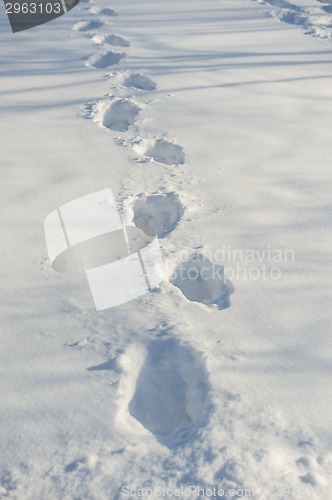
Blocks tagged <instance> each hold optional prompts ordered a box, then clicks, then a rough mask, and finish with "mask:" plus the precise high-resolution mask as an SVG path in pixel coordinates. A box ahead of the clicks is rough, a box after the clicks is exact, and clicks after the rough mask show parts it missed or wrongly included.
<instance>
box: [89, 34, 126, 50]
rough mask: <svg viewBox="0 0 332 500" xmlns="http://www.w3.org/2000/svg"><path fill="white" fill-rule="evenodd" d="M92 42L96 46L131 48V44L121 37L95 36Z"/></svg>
mask: <svg viewBox="0 0 332 500" xmlns="http://www.w3.org/2000/svg"><path fill="white" fill-rule="evenodd" d="M91 41H92V42H93V43H94V44H96V45H102V44H107V45H114V46H117V47H129V46H130V43H129V42H128V40H126V39H125V38H122V36H119V35H98V34H96V35H93V36H92V37H91Z"/></svg>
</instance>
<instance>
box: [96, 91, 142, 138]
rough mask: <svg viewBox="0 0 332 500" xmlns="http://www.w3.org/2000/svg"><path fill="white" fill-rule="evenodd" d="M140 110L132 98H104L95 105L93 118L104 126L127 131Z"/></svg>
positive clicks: (118, 130)
mask: <svg viewBox="0 0 332 500" xmlns="http://www.w3.org/2000/svg"><path fill="white" fill-rule="evenodd" d="M140 110H141V108H139V107H138V106H137V105H136V104H135V103H134V102H133V101H132V100H131V99H120V98H119V99H112V100H111V101H109V100H103V101H100V102H98V103H97V104H96V105H95V107H94V110H93V120H94V121H95V122H96V123H98V124H99V125H101V126H102V127H105V128H108V129H111V130H115V131H117V132H126V131H127V130H128V128H129V127H130V126H131V125H133V124H134V122H135V118H136V116H137V115H138V113H139V112H140Z"/></svg>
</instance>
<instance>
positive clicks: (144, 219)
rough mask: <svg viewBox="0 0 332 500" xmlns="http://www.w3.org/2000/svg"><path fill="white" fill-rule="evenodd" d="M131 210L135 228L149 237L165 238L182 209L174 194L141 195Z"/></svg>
mask: <svg viewBox="0 0 332 500" xmlns="http://www.w3.org/2000/svg"><path fill="white" fill-rule="evenodd" d="M131 209H132V210H133V222H134V224H135V226H136V227H138V228H139V229H142V230H143V231H144V233H145V234H148V235H149V236H154V235H155V234H157V235H158V236H159V237H163V236H166V235H167V234H168V233H169V232H170V231H172V230H173V229H174V228H175V226H176V225H177V224H178V222H179V220H180V219H181V217H182V215H183V207H182V205H181V203H180V200H179V197H178V195H177V194H176V193H167V194H151V195H142V196H140V197H139V198H138V199H137V200H136V201H135V202H134V203H133V205H132V206H131Z"/></svg>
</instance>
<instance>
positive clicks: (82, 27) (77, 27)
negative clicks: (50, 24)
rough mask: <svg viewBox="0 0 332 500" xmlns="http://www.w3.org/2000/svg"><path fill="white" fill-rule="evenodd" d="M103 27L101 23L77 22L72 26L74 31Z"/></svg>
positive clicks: (95, 21) (94, 21)
mask: <svg viewBox="0 0 332 500" xmlns="http://www.w3.org/2000/svg"><path fill="white" fill-rule="evenodd" d="M102 25H103V23H102V22H101V21H97V20H93V21H79V22H78V23H75V24H74V26H73V30H74V31H90V30H95V29H98V28H100V27H101V26H102Z"/></svg>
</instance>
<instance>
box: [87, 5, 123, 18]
mask: <svg viewBox="0 0 332 500" xmlns="http://www.w3.org/2000/svg"><path fill="white" fill-rule="evenodd" d="M90 12H91V14H99V15H101V16H110V17H116V16H117V15H118V13H117V12H116V11H115V10H113V9H110V8H109V7H105V8H103V9H101V8H99V7H91V9H90Z"/></svg>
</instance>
